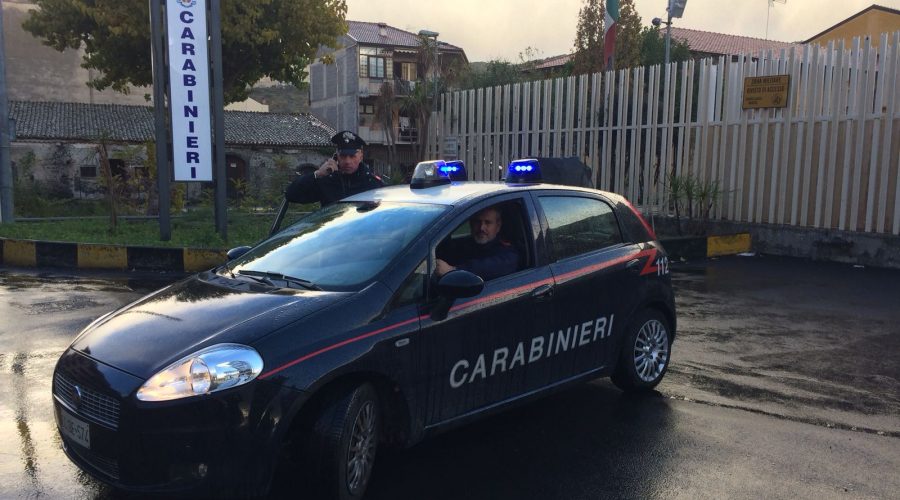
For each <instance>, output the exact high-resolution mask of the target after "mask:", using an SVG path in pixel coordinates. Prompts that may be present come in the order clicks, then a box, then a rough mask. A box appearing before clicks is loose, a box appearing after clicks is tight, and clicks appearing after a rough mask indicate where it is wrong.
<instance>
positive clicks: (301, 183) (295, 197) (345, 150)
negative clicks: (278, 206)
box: [284, 130, 384, 207]
mask: <svg viewBox="0 0 900 500" xmlns="http://www.w3.org/2000/svg"><path fill="white" fill-rule="evenodd" d="M331 142H332V143H334V144H335V146H337V154H336V155H335V158H329V159H328V160H326V161H325V163H323V164H322V165H321V166H320V167H319V169H318V170H316V171H315V172H313V173H311V174H306V175H301V176H300V177H298V178H297V179H295V180H294V181H293V182H291V184H290V185H289V186H288V187H287V189H286V190H285V192H284V197H285V198H286V199H287V200H288V201H290V202H293V203H313V202H316V201H318V202H320V203H321V204H322V206H323V207H324V206H326V205H330V204H332V203H334V202H336V201H338V200H340V199H343V198H346V197H348V196H350V195H353V194H356V193H361V192H363V191H368V190H370V189H375V188H379V187H382V186H384V182H383V181H382V180H381V177H378V176H377V175H375V174H373V173H372V172H371V171H370V170H369V166H368V165H366V164H365V163H362V159H363V152H362V148H363V146H365V145H366V142H365V141H363V140H362V138H360V137H359V136H358V135H356V134H354V133H353V132H351V131H349V130H345V131H343V132H338V133H337V134H335V135H334V137H332V138H331ZM335 159H336V160H337V161H335Z"/></svg>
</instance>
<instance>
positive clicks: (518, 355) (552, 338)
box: [450, 314, 615, 389]
mask: <svg viewBox="0 0 900 500" xmlns="http://www.w3.org/2000/svg"><path fill="white" fill-rule="evenodd" d="M614 317H615V315H614V314H610V315H609V317H605V316H601V317H599V318H597V319H594V320H590V321H585V322H583V323H579V324H576V325H573V326H570V327H567V328H566V329H565V330H562V329H560V330H558V331H555V332H550V334H549V335H546V336H544V335H539V336H537V337H533V338H532V339H531V340H526V341H523V342H519V343H518V344H516V346H515V348H513V349H511V348H509V347H498V348H497V349H494V352H492V353H486V354H479V355H478V357H477V358H475V360H474V362H472V363H470V362H469V361H468V360H466V359H461V360H459V361H457V362H456V364H454V365H453V368H452V369H451V370H450V387H452V388H454V389H458V388H460V387H462V386H463V385H465V384H471V383H472V382H475V381H477V380H484V379H486V378H488V377H493V376H494V375H497V374H500V373H504V372H506V371H508V370H512V369H514V368H517V367H518V366H525V364H531V363H534V362H536V361H540V360H541V359H542V358H549V357H551V356H555V355H557V354H559V353H561V352H566V351H570V350H573V349H577V348H579V347H582V346H585V345H587V344H590V343H592V342H596V341H598V340H603V339H605V338H609V336H610V335H612V328H613V318H614ZM545 337H546V338H545ZM545 346H546V349H545ZM526 351H527V352H528V361H527V363H526V361H525V352H526ZM510 352H513V353H514V354H513V356H512V360H510V362H509V364H507V362H506V360H507V358H509V353H510ZM469 368H472V369H471V370H470V369H469Z"/></svg>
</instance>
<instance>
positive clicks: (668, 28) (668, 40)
mask: <svg viewBox="0 0 900 500" xmlns="http://www.w3.org/2000/svg"><path fill="white" fill-rule="evenodd" d="M650 22H652V23H653V26H656V27H657V28H659V25H660V24H665V25H666V67H669V45H670V44H671V42H672V15H671V14H669V20H668V21H663V20H662V19H660V18H658V17H654V18H653V21H650Z"/></svg>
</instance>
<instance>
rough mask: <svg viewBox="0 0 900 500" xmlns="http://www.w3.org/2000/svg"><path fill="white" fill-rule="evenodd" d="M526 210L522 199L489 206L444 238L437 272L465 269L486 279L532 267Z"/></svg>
mask: <svg viewBox="0 0 900 500" xmlns="http://www.w3.org/2000/svg"><path fill="white" fill-rule="evenodd" d="M526 220H527V211H526V209H525V205H524V202H523V200H522V199H516V200H510V201H506V202H502V203H496V204H493V205H486V206H484V207H482V209H481V210H479V211H477V212H475V213H473V214H471V215H470V216H469V218H468V220H466V221H465V222H463V223H461V224H460V225H458V226H457V227H456V228H455V229H454V230H453V231H452V232H451V233H450V234H448V235H447V236H446V237H444V239H443V240H441V242H440V243H439V244H438V246H437V248H436V250H435V257H436V259H437V260H438V261H437V262H436V266H435V268H436V274H438V275H441V274H442V273H441V270H442V266H443V264H442V262H443V263H446V264H447V267H446V268H445V269H447V270H452V269H453V268H456V269H464V270H466V271H469V272H472V273H474V274H476V275H478V276H480V277H481V278H482V279H483V280H485V281H489V280H491V279H495V278H499V277H501V276H506V275H508V274H512V273H514V272H516V271H520V270H522V269H525V268H527V267H530V266H531V262H532V261H533V260H532V258H531V255H530V253H531V252H530V245H529V244H528V242H529V241H530V236H528V234H529V233H528V232H527V230H526V227H527V226H526V224H525V221H526Z"/></svg>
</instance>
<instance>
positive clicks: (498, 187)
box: [343, 181, 619, 206]
mask: <svg viewBox="0 0 900 500" xmlns="http://www.w3.org/2000/svg"><path fill="white" fill-rule="evenodd" d="M536 189H562V190H567V191H574V192H579V191H580V192H588V193H599V194H603V195H605V196H607V197H609V198H613V199H616V198H619V196H618V195H616V194H614V193H608V192H605V191H598V190H596V189H589V188H581V187H574V186H563V185H559V184H506V183H505V182H484V181H468V182H453V183H451V184H444V185H440V186H432V187H428V188H422V189H410V187H409V185H408V184H401V185H397V186H386V187H382V188H377V189H372V190H370V191H364V192H362V193H359V194H355V195H353V196H350V197H347V198H345V199H344V200H343V201H376V200H378V201H392V202H405V203H431V204H436V205H450V206H454V205H459V204H460V203H463V202H465V201H468V200H471V199H476V198H481V197H484V196H488V195H495V194H504V193H514V192H521V191H523V190H528V191H531V190H536Z"/></svg>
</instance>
